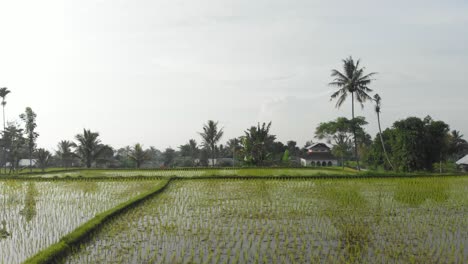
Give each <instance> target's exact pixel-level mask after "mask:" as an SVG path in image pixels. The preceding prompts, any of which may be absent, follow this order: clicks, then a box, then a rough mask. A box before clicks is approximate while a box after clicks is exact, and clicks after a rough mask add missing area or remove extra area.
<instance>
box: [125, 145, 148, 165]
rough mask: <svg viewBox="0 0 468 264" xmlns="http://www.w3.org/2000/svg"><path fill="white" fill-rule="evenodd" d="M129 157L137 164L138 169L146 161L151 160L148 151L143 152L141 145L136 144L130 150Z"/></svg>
mask: <svg viewBox="0 0 468 264" xmlns="http://www.w3.org/2000/svg"><path fill="white" fill-rule="evenodd" d="M128 157H129V158H130V159H131V160H133V161H134V162H135V164H136V167H137V169H139V168H140V166H141V165H142V164H143V163H144V162H145V161H147V160H150V159H151V158H150V156H149V155H148V151H146V150H143V147H142V146H141V144H140V143H137V144H135V146H134V147H133V148H132V149H131V150H130V153H129V155H128Z"/></svg>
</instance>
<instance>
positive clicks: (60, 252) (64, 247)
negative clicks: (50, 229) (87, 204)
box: [24, 179, 171, 264]
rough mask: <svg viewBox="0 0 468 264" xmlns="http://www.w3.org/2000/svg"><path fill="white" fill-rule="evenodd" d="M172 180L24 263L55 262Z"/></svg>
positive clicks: (157, 186) (84, 226) (79, 229)
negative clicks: (72, 247) (94, 232)
mask: <svg viewBox="0 0 468 264" xmlns="http://www.w3.org/2000/svg"><path fill="white" fill-rule="evenodd" d="M170 181H171V179H166V180H163V181H162V182H160V183H159V184H157V185H156V186H155V187H154V188H153V189H152V190H150V191H149V192H146V193H143V194H140V195H138V196H136V197H133V198H131V199H130V200H128V201H126V202H123V203H121V204H119V205H118V206H116V207H114V208H112V209H109V210H107V211H105V212H103V213H100V214H98V215H96V216H95V217H94V218H92V219H91V220H89V221H88V222H86V223H84V224H83V225H81V226H80V227H78V228H77V229H75V230H74V231H73V232H71V233H69V234H68V235H66V236H64V237H62V238H61V239H60V241H58V242H57V243H55V244H53V245H51V246H49V247H48V248H46V249H44V250H42V251H40V252H39V253H37V254H36V255H34V256H32V257H31V258H29V259H27V260H26V261H25V262H24V263H28V264H30V263H34V264H36V263H38V264H39V263H54V261H55V260H56V259H57V258H58V257H60V256H64V255H65V254H66V253H67V252H68V250H69V249H70V248H71V246H73V245H77V244H79V243H80V242H81V241H82V240H84V239H85V238H86V237H88V235H89V234H91V233H92V232H93V231H96V230H97V229H98V228H99V227H100V226H101V225H103V224H104V223H105V222H107V221H108V220H110V219H111V218H112V217H115V216H117V215H118V214H120V213H122V212H124V211H126V210H128V209H130V208H132V207H134V206H136V205H138V204H139V203H141V202H142V201H144V200H146V199H148V198H150V197H152V196H154V195H156V194H159V193H161V192H162V191H163V190H164V189H165V188H166V187H167V185H168V184H169V182H170Z"/></svg>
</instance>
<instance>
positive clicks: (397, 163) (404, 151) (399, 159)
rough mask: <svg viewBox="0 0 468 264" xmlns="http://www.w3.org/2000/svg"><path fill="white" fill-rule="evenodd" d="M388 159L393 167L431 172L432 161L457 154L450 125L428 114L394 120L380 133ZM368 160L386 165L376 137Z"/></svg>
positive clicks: (439, 160)
mask: <svg viewBox="0 0 468 264" xmlns="http://www.w3.org/2000/svg"><path fill="white" fill-rule="evenodd" d="M382 138H383V140H384V142H385V147H386V149H387V150H388V155H389V159H390V160H391V162H392V164H393V165H394V167H395V169H396V170H399V171H405V172H411V171H420V170H427V171H432V170H433V166H434V163H438V162H442V161H445V160H447V158H448V157H449V156H453V155H456V151H458V150H457V148H454V147H451V146H453V145H454V143H453V142H452V140H451V138H452V137H451V136H450V134H449V126H448V125H447V124H446V123H444V122H443V121H435V120H433V119H432V118H431V117H429V116H428V117H426V118H424V119H421V118H417V117H409V118H407V119H403V120H400V121H397V122H395V123H394V124H393V126H392V127H391V128H388V129H386V130H385V131H383V133H382ZM368 162H369V163H370V164H372V165H374V166H388V165H387V164H388V163H386V162H385V160H384V153H383V148H382V145H381V142H380V139H379V137H376V139H375V140H374V143H373V144H372V147H371V151H370V153H369V157H368Z"/></svg>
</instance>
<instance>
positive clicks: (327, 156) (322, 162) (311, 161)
mask: <svg viewBox="0 0 468 264" xmlns="http://www.w3.org/2000/svg"><path fill="white" fill-rule="evenodd" d="M306 149H307V153H306V154H305V155H304V157H303V158H301V165H302V166H304V167H330V166H338V159H337V158H336V157H335V156H334V155H333V154H332V153H331V149H330V147H328V146H327V145H326V144H324V143H316V144H313V145H312V146H309V147H307V148H306Z"/></svg>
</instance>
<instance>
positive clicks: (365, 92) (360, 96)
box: [329, 57, 377, 170]
mask: <svg viewBox="0 0 468 264" xmlns="http://www.w3.org/2000/svg"><path fill="white" fill-rule="evenodd" d="M359 64H360V60H357V61H356V62H355V61H354V60H353V58H352V57H349V58H347V59H344V60H343V73H342V72H340V71H338V70H335V69H333V70H332V73H331V77H333V78H334V79H333V81H332V82H331V83H329V85H330V86H332V87H336V88H338V91H336V92H334V93H333V94H332V95H331V99H330V100H333V99H338V101H337V102H336V107H337V108H339V107H341V105H343V103H344V102H345V101H346V99H347V98H348V96H349V95H350V94H351V113H352V120H354V101H355V100H356V101H357V102H358V103H359V104H361V107H364V102H366V101H367V100H372V97H371V96H370V95H369V93H370V92H372V89H370V88H369V87H368V86H369V84H370V83H371V82H372V81H373V79H372V76H374V75H375V74H377V73H375V72H372V73H369V74H365V73H364V71H365V68H364V67H362V68H360V65H359ZM353 134H354V156H355V158H356V163H357V168H358V170H360V166H359V157H358V143H357V138H356V128H355V126H353Z"/></svg>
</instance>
